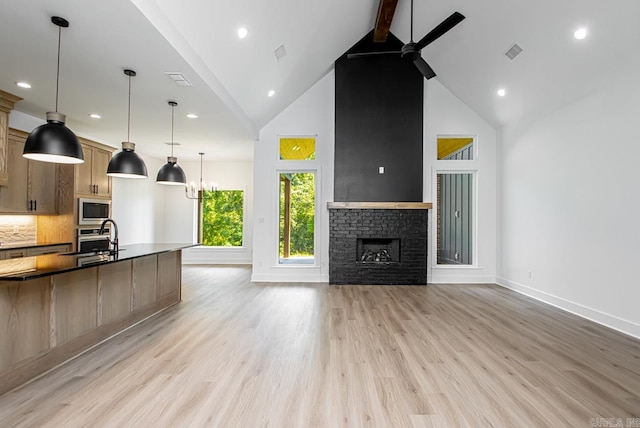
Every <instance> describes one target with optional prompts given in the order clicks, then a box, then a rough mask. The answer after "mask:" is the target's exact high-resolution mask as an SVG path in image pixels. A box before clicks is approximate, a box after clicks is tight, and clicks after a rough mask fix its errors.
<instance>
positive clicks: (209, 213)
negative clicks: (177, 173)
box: [200, 190, 244, 247]
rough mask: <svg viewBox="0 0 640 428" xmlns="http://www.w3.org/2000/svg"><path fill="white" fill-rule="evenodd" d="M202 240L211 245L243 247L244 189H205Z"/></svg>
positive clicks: (201, 203) (206, 244)
mask: <svg viewBox="0 0 640 428" xmlns="http://www.w3.org/2000/svg"><path fill="white" fill-rule="evenodd" d="M200 215H201V219H202V220H201V227H200V242H201V243H202V245H205V246H211V247H241V246H242V238H243V218H244V191H242V190H204V191H203V192H202V200H201V202H200Z"/></svg>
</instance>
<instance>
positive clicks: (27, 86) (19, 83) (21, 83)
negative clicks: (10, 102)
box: [16, 82, 31, 89]
mask: <svg viewBox="0 0 640 428" xmlns="http://www.w3.org/2000/svg"><path fill="white" fill-rule="evenodd" d="M16 85H18V86H20V87H21V88H24V89H31V85H30V84H29V83H27V82H16Z"/></svg>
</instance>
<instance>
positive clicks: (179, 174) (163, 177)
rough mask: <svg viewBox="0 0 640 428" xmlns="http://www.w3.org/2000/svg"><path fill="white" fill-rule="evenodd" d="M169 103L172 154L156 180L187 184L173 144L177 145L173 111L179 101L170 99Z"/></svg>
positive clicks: (166, 182) (170, 183) (161, 182)
mask: <svg viewBox="0 0 640 428" xmlns="http://www.w3.org/2000/svg"><path fill="white" fill-rule="evenodd" d="M169 105H170V106H171V156H169V157H168V158H167V163H166V164H164V165H163V166H162V168H160V171H158V177H156V182H157V183H158V184H167V185H170V186H185V185H186V184H187V177H186V176H185V174H184V171H183V170H182V168H180V166H179V165H178V159H177V158H176V157H174V156H173V146H174V145H175V144H174V142H173V113H174V110H175V107H176V106H177V105H178V103H177V102H175V101H169Z"/></svg>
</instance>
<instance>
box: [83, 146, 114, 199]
mask: <svg viewBox="0 0 640 428" xmlns="http://www.w3.org/2000/svg"><path fill="white" fill-rule="evenodd" d="M81 140H82V151H83V152H84V163H81V164H77V165H76V166H75V168H76V169H75V180H74V183H75V185H74V186H75V187H74V191H75V194H76V195H78V196H90V197H94V198H95V197H99V198H105V199H111V177H109V176H108V175H107V167H108V166H109V161H110V160H111V153H112V151H113V150H114V149H112V148H107V147H106V146H104V147H102V146H101V145H97V144H96V143H89V142H88V141H87V140H83V139H81Z"/></svg>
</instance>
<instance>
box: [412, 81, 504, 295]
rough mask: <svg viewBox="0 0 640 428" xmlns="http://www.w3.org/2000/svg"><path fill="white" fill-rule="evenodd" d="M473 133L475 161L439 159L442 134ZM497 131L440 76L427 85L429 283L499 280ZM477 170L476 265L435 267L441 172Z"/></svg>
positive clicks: (426, 158)
mask: <svg viewBox="0 0 640 428" xmlns="http://www.w3.org/2000/svg"><path fill="white" fill-rule="evenodd" d="M461 134H462V135H474V136H475V137H476V146H477V151H476V153H477V157H476V159H475V160H473V161H439V160H437V137H438V135H461ZM496 145H497V142H496V130H495V129H494V128H493V127H492V126H490V125H489V124H487V123H486V122H485V121H484V120H483V119H481V118H480V117H479V116H478V115H477V114H476V113H474V112H473V111H472V110H471V109H470V108H469V107H467V106H466V105H465V104H464V103H463V102H462V101H460V99H458V98H457V97H456V96H455V95H453V94H452V93H451V92H450V91H449V90H448V89H446V88H445V87H444V86H442V85H441V84H440V83H439V82H438V81H437V80H436V79H431V80H428V81H426V83H425V101H424V189H423V193H424V201H425V202H432V203H433V210H432V211H431V212H430V227H429V235H430V239H429V244H430V246H429V266H430V269H429V273H428V281H429V282H431V283H470V282H479V283H494V282H495V281H496V232H497V222H496V210H497V207H496ZM462 169H465V170H466V169H470V170H473V171H474V172H475V174H476V176H475V180H476V183H475V185H476V198H477V206H476V209H475V214H476V215H475V218H474V221H475V222H474V227H475V229H476V233H475V239H474V242H475V245H474V249H473V252H474V255H473V260H474V263H473V266H463V267H458V266H436V232H437V228H436V215H435V213H436V209H437V204H436V202H437V201H436V196H437V194H436V187H435V177H436V173H437V171H460V170H462Z"/></svg>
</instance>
